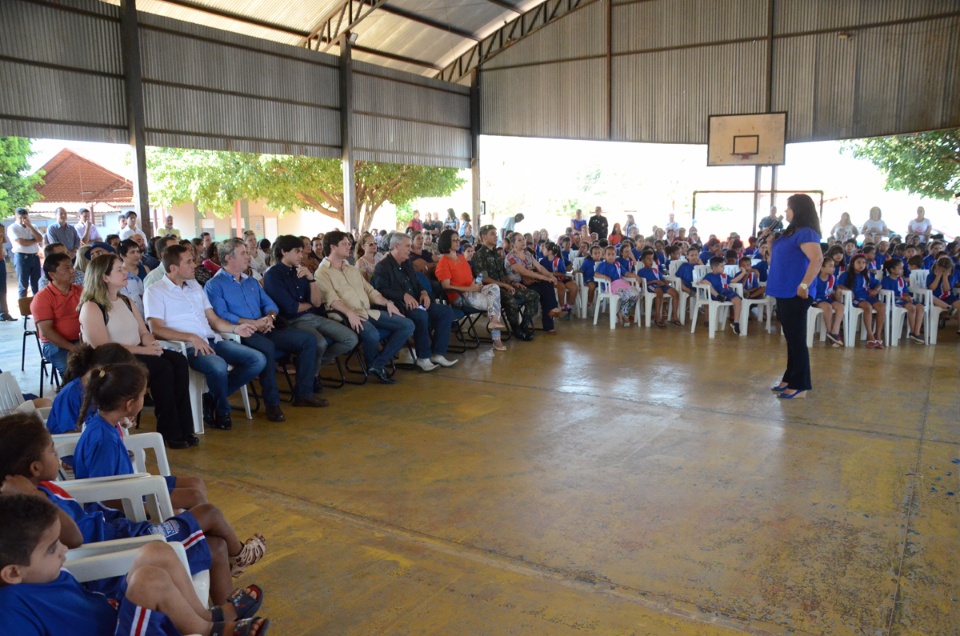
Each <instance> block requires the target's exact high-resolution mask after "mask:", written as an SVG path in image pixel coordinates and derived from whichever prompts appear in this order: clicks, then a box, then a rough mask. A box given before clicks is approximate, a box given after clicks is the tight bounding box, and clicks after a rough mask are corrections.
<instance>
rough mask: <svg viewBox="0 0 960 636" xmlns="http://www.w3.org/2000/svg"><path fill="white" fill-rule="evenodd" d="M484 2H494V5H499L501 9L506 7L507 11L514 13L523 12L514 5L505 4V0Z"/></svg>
mask: <svg viewBox="0 0 960 636" xmlns="http://www.w3.org/2000/svg"><path fill="white" fill-rule="evenodd" d="M486 2H488V3H490V4H495V5H497V6H498V7H500V8H501V9H506V10H507V11H512V12H514V13H516V14H517V15H522V14H523V11H521V10H520V9H518V8H516V7H515V6H513V5H512V4H507V3H506V2H503V1H502V0H486Z"/></svg>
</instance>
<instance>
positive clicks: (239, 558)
mask: <svg viewBox="0 0 960 636" xmlns="http://www.w3.org/2000/svg"><path fill="white" fill-rule="evenodd" d="M266 552H267V542H266V540H265V539H264V538H263V535H261V534H255V535H253V536H252V537H250V538H249V539H247V540H246V542H244V544H243V546H242V547H241V548H240V552H238V553H237V554H236V556H232V557H230V575H231V576H232V577H233V578H237V577H238V576H240V575H241V574H243V573H244V572H245V571H246V569H247V568H248V567H250V566H251V565H253V564H254V563H256V562H257V561H259V560H260V559H262V558H263V555H264V554H265V553H266Z"/></svg>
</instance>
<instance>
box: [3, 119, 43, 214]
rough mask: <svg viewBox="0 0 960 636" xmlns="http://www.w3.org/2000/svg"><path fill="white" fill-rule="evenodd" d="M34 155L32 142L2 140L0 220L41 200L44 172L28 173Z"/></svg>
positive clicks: (16, 138)
mask: <svg viewBox="0 0 960 636" xmlns="http://www.w3.org/2000/svg"><path fill="white" fill-rule="evenodd" d="M34 154H36V153H34V152H33V151H32V150H31V149H30V140H29V139H23V138H21V137H0V219H2V218H5V217H8V216H12V215H13V213H14V211H15V210H16V209H17V208H19V207H21V206H23V207H26V206H28V205H30V204H31V203H33V202H34V201H36V200H37V199H39V198H40V193H39V192H37V186H38V185H42V184H43V171H42V170H38V171H37V172H35V173H34V174H29V175H28V174H26V172H27V170H29V169H30V162H29V159H30V157H32V156H33V155H34Z"/></svg>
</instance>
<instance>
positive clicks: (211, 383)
mask: <svg viewBox="0 0 960 636" xmlns="http://www.w3.org/2000/svg"><path fill="white" fill-rule="evenodd" d="M210 346H211V347H213V350H214V353H212V354H210V355H206V356H198V355H195V353H196V352H195V351H194V350H193V348H192V347H191V348H190V349H188V350H187V361H188V362H189V363H190V366H191V367H193V368H194V369H196V370H197V371H199V372H200V373H202V374H203V375H204V377H205V378H206V379H207V388H209V389H210V395H212V396H213V400H214V405H215V406H214V410H215V411H216V413H217V415H220V416H224V415H228V414H229V413H230V403H229V402H227V398H228V397H230V396H231V395H233V394H234V393H235V392H236V391H237V390H238V389H240V388H241V387H243V386H246V385H247V383H248V382H250V380H252V379H254V378H255V377H257V376H258V375H259V374H260V372H261V371H263V367H264V366H266V364H267V358H266V357H265V356H264V355H263V354H262V353H260V352H259V351H257V350H256V349H251V348H250V347H245V346H243V345H242V344H240V343H238V342H232V341H230V340H221V341H220V342H216V343H214V342H211V343H210ZM227 365H230V366H232V367H233V369H232V370H230V371H228V370H227Z"/></svg>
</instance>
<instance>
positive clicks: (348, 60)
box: [340, 33, 360, 232]
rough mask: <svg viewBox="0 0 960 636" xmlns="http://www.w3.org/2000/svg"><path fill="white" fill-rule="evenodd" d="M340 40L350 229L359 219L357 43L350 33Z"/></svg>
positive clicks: (345, 184) (345, 189) (342, 128)
mask: <svg viewBox="0 0 960 636" xmlns="http://www.w3.org/2000/svg"><path fill="white" fill-rule="evenodd" d="M344 35H345V37H344V38H343V39H342V40H341V42H340V145H341V148H342V152H341V155H340V159H341V162H342V163H343V226H344V228H346V230H347V232H350V231H352V230H355V229H357V228H359V227H360V225H359V223H358V222H357V221H358V220H359V219H358V217H359V215H358V214H357V183H356V174H355V173H354V161H353V42H351V38H350V34H349V33H346V34H344Z"/></svg>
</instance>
